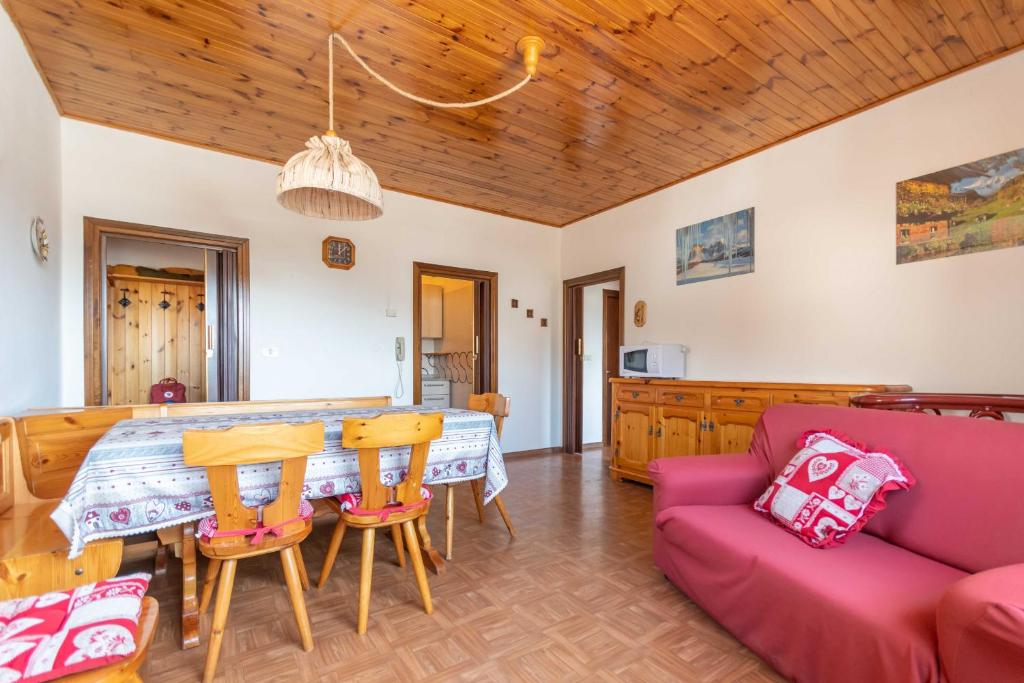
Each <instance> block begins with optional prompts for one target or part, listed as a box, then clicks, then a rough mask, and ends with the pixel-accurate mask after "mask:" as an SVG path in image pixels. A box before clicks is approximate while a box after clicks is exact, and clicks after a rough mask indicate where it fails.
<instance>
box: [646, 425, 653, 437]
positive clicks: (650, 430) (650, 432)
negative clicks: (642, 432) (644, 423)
mask: <svg viewBox="0 0 1024 683" xmlns="http://www.w3.org/2000/svg"><path fill="white" fill-rule="evenodd" d="M652 434H654V426H653V425H652V426H650V427H648V428H647V436H651V435H652Z"/></svg>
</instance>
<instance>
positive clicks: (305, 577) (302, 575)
mask: <svg viewBox="0 0 1024 683" xmlns="http://www.w3.org/2000/svg"><path fill="white" fill-rule="evenodd" d="M292 548H294V549H295V563H296V564H297V565H298V567H299V580H300V581H301V582H302V590H304V591H308V590H309V574H307V573H306V561H305V560H303V559H302V551H301V550H300V549H299V544H298V543H296V544H295V545H293V546H292Z"/></svg>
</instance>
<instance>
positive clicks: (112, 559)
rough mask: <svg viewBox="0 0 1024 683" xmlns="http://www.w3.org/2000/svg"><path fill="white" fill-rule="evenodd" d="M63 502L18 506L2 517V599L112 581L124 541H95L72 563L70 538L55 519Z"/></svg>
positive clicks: (0, 584)
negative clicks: (53, 516) (69, 550)
mask: <svg viewBox="0 0 1024 683" xmlns="http://www.w3.org/2000/svg"><path fill="white" fill-rule="evenodd" d="M58 502H59V501H55V500H48V501H39V502H36V503H17V504H15V505H14V507H12V508H10V509H9V510H7V511H6V512H4V513H3V514H2V515H0V600H10V599H12V598H21V597H25V596H29V595H39V594H41V593H47V592H49V591H54V590H65V589H67V588H74V587H75V586H82V585H84V584H87V583H93V582H94V581H101V580H103V579H109V578H111V577H112V576H114V575H116V574H117V570H118V568H120V566H121V553H122V549H123V546H124V543H123V541H122V539H120V538H114V539H107V540H102V541H93V542H92V543H89V544H88V545H86V547H85V552H83V553H82V554H81V555H79V556H78V557H76V558H75V559H73V560H69V559H68V547H69V545H70V544H69V543H68V539H67V538H66V537H65V536H64V533H63V532H62V531H61V530H60V529H59V528H58V527H57V525H56V524H54V523H53V520H52V519H50V513H51V512H53V510H54V509H55V508H56V507H57V505H58Z"/></svg>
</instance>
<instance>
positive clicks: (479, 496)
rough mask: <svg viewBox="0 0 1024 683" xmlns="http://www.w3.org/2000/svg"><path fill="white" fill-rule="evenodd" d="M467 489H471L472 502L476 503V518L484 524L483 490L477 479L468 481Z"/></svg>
mask: <svg viewBox="0 0 1024 683" xmlns="http://www.w3.org/2000/svg"><path fill="white" fill-rule="evenodd" d="M469 487H470V488H471V489H473V502H474V503H476V516H477V517H479V518H480V523H481V524H483V523H484V490H483V486H481V484H480V480H479V479H470V480H469Z"/></svg>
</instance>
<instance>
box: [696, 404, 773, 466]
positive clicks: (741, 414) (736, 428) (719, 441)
mask: <svg viewBox="0 0 1024 683" xmlns="http://www.w3.org/2000/svg"><path fill="white" fill-rule="evenodd" d="M760 417H761V413H760V412H754V411H744V410H713V411H711V412H710V413H708V414H707V428H706V431H705V432H704V438H703V447H702V449H701V452H702V453H704V454H705V455H712V454H715V453H743V452H745V451H746V450H747V449H748V448H750V442H751V440H752V439H753V438H754V425H756V424H757V421H758V419H759V418H760Z"/></svg>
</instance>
